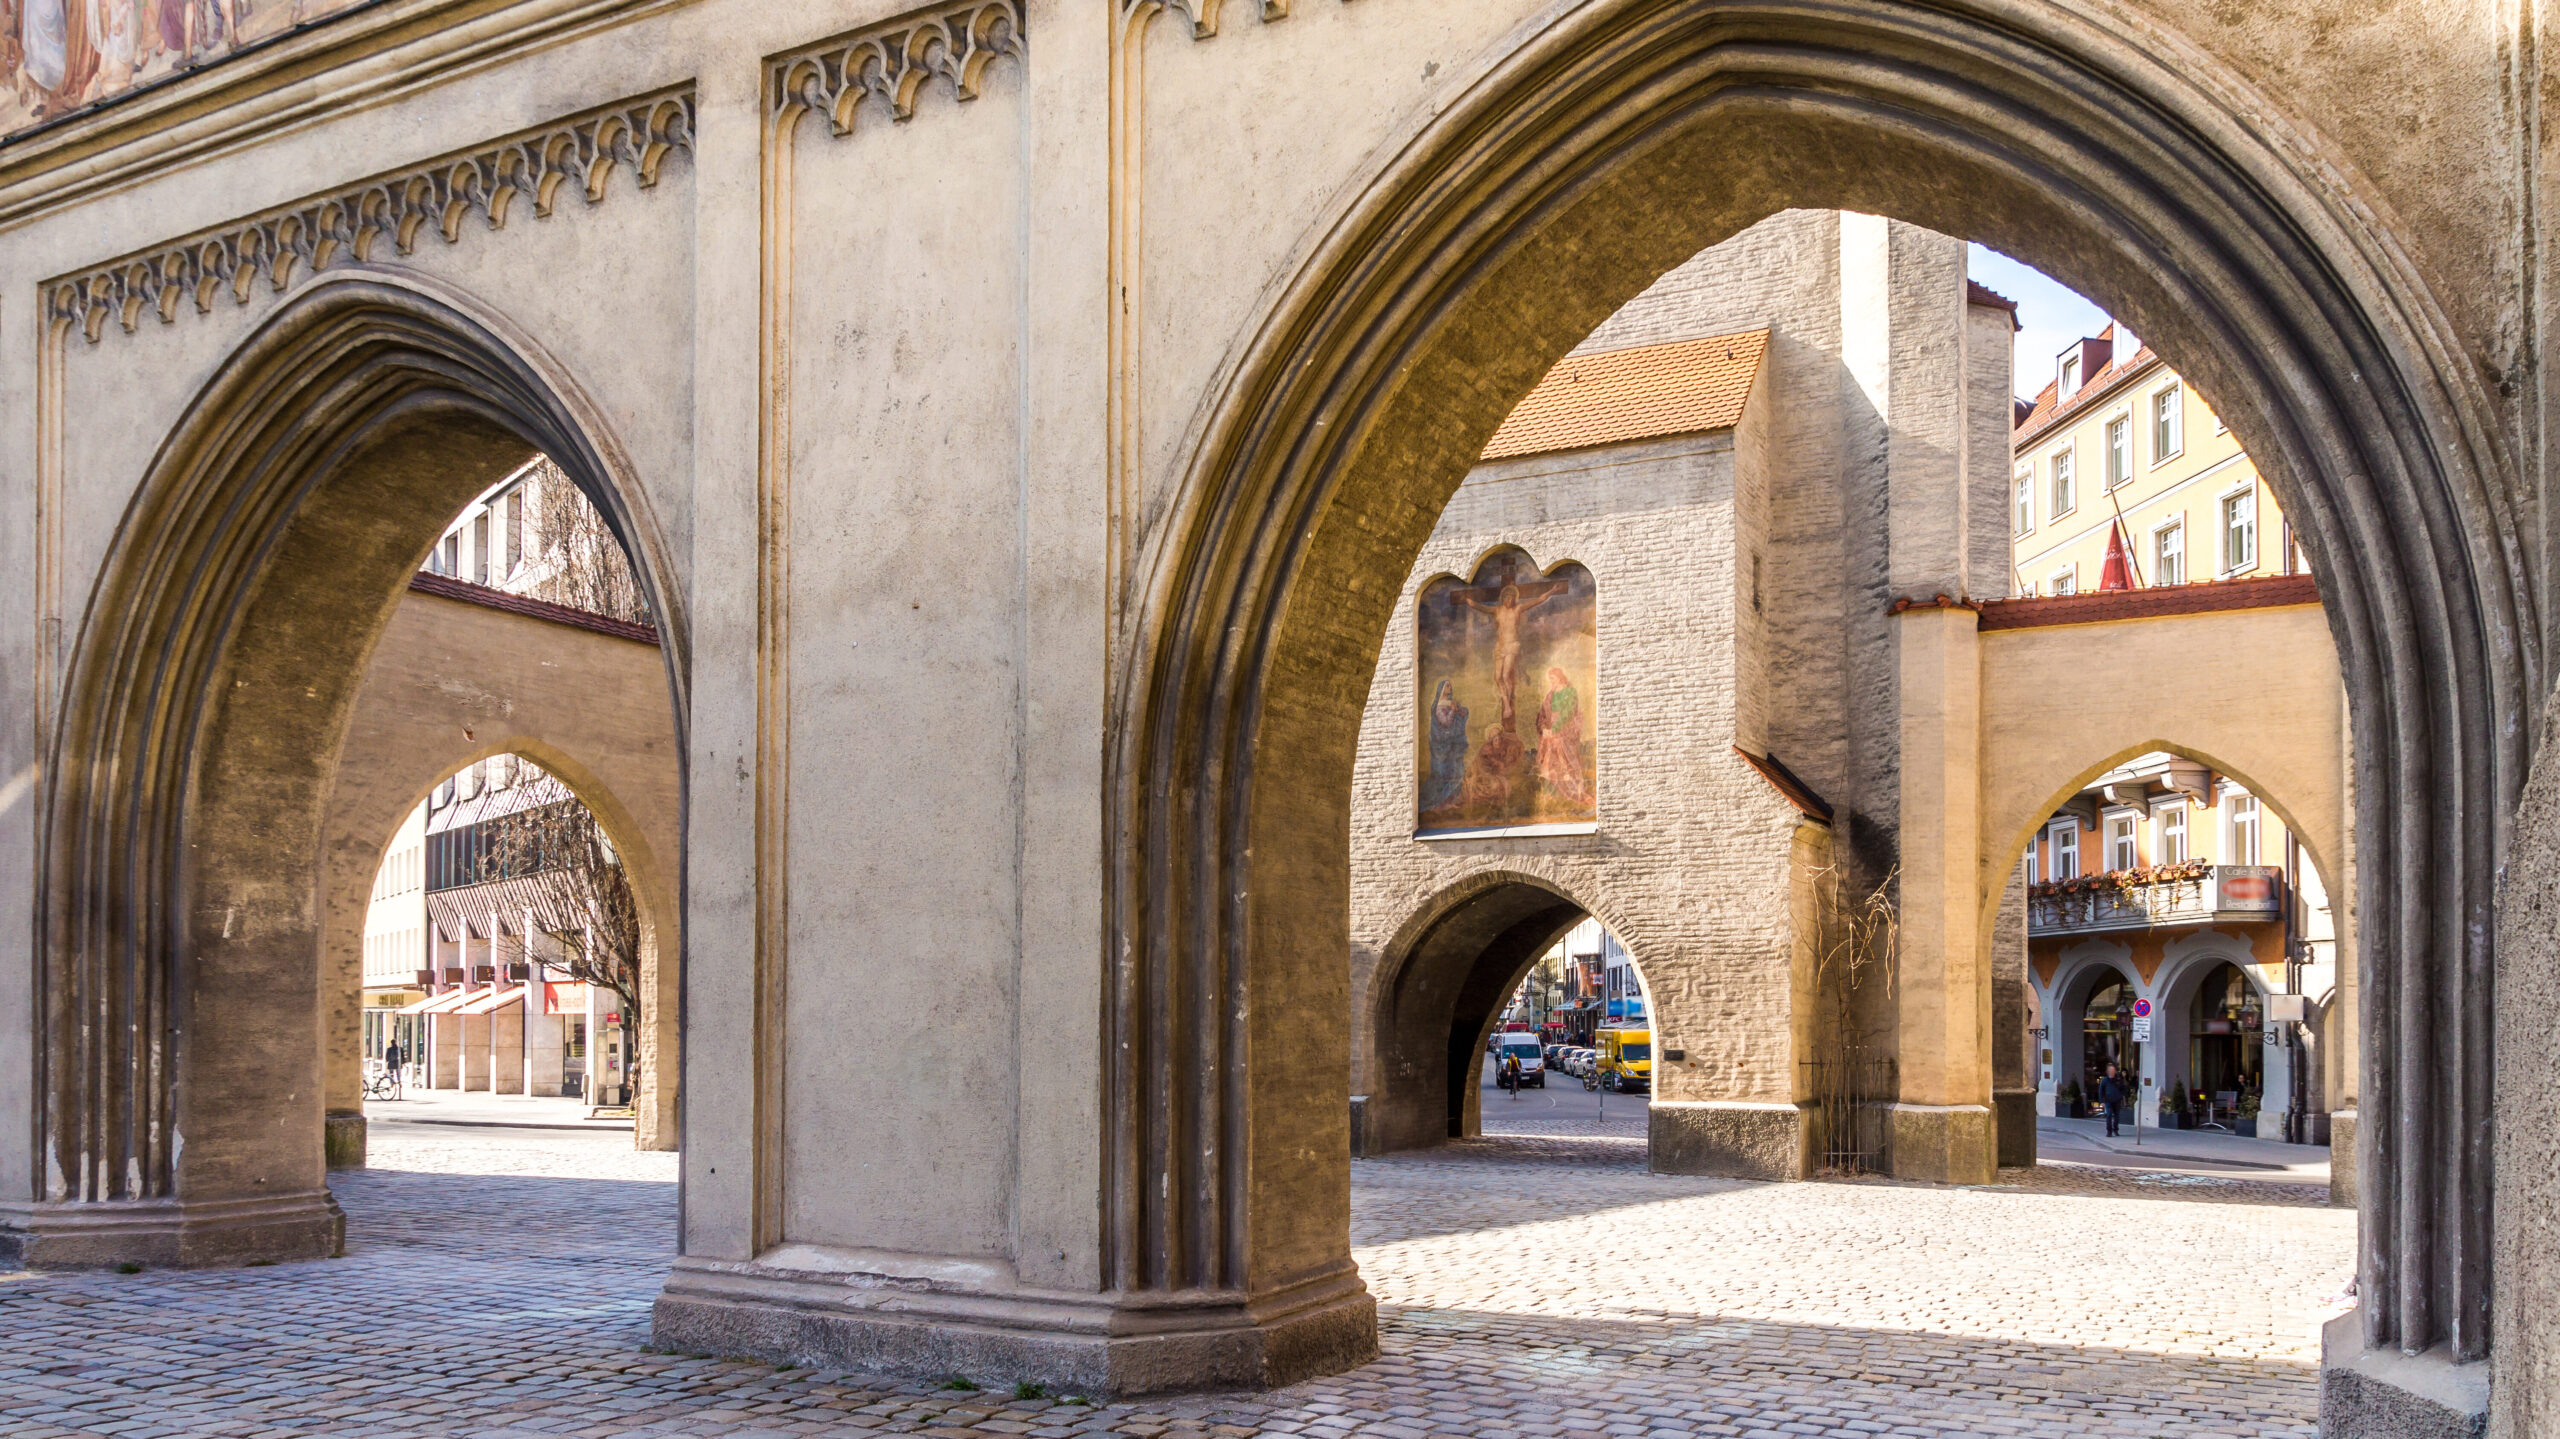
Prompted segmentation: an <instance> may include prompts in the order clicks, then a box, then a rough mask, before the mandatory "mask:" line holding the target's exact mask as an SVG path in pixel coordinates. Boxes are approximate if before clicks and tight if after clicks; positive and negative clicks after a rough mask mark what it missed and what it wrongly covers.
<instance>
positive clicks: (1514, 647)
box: [1456, 580, 1568, 731]
mask: <svg viewBox="0 0 2560 1439" xmlns="http://www.w3.org/2000/svg"><path fill="white" fill-rule="evenodd" d="M1567 588H1568V586H1567V585H1566V583H1565V582H1564V581H1563V580H1538V581H1535V582H1533V583H1530V584H1525V585H1524V584H1519V583H1516V582H1509V583H1505V584H1504V585H1503V586H1502V587H1501V589H1500V590H1498V591H1496V592H1495V593H1494V595H1493V599H1492V602H1491V603H1487V602H1486V600H1485V598H1484V595H1485V591H1483V590H1480V589H1474V590H1459V591H1457V594H1456V598H1457V601H1458V603H1460V604H1462V605H1465V606H1466V607H1467V608H1469V609H1471V610H1474V611H1476V612H1477V613H1479V614H1487V615H1491V616H1493V684H1494V688H1496V689H1498V690H1500V691H1501V692H1502V728H1503V729H1504V730H1506V731H1508V730H1511V729H1512V728H1513V725H1512V721H1513V719H1514V718H1515V717H1516V716H1517V714H1518V712H1519V710H1518V706H1517V704H1516V703H1515V702H1514V693H1515V692H1516V691H1517V690H1518V688H1519V685H1520V617H1521V616H1522V615H1525V614H1527V613H1528V612H1529V611H1531V610H1534V609H1536V608H1537V607H1538V606H1540V605H1542V604H1545V603H1546V602H1547V601H1549V600H1551V599H1554V598H1555V597H1556V596H1558V595H1560V594H1563V593H1564V592H1565V590H1566V589H1567Z"/></svg>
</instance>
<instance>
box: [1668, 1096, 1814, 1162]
mask: <svg viewBox="0 0 2560 1439" xmlns="http://www.w3.org/2000/svg"><path fill="white" fill-rule="evenodd" d="M1647 1118H1648V1121H1649V1124H1650V1128H1649V1130H1648V1131H1647V1134H1646V1142H1647V1144H1648V1146H1649V1148H1648V1150H1647V1163H1649V1164H1650V1165H1651V1167H1652V1169H1653V1172H1654V1173H1656V1174H1713V1175H1721V1176H1723V1177H1725V1178H1729V1179H1802V1178H1804V1177H1805V1176H1806V1175H1807V1174H1809V1173H1811V1172H1812V1168H1813V1166H1812V1162H1811V1160H1810V1158H1809V1157H1808V1155H1807V1153H1806V1148H1805V1146H1806V1143H1807V1140H1806V1125H1805V1121H1804V1115H1803V1113H1802V1112H1801V1111H1799V1110H1798V1109H1797V1107H1796V1106H1794V1105H1792V1104H1787V1105H1777V1104H1737V1103H1732V1102H1730V1101H1728V1102H1725V1103H1716V1102H1714V1101H1705V1102H1699V1101H1690V1102H1686V1103H1684V1102H1682V1101H1680V1100H1676V1099H1657V1100H1655V1101H1654V1102H1653V1104H1652V1105H1651V1106H1650V1107H1649V1108H1648V1110H1647Z"/></svg>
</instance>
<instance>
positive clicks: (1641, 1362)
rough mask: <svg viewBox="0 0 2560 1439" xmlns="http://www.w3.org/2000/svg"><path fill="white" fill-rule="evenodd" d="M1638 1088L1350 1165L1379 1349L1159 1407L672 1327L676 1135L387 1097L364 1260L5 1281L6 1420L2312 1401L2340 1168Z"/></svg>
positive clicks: (207, 1429)
mask: <svg viewBox="0 0 2560 1439" xmlns="http://www.w3.org/2000/svg"><path fill="white" fill-rule="evenodd" d="M1570 1093H1571V1095H1572V1097H1573V1099H1575V1100H1582V1099H1586V1098H1588V1096H1586V1095H1584V1094H1583V1092H1582V1090H1581V1088H1580V1086H1579V1085H1575V1086H1574V1087H1573V1088H1572V1090H1571V1091H1570ZM1563 1094H1564V1092H1563V1091H1559V1097H1560V1098H1561V1097H1562V1096H1563ZM1536 1097H1537V1094H1536V1091H1534V1090H1533V1091H1531V1092H1530V1098H1531V1099H1534V1098H1536ZM1619 1104H1620V1098H1619V1097H1618V1096H1611V1097H1610V1110H1611V1112H1610V1114H1609V1116H1608V1123H1607V1125H1606V1127H1605V1129H1604V1130H1602V1132H1598V1133H1586V1134H1582V1135H1575V1134H1574V1133H1572V1130H1573V1129H1574V1128H1576V1127H1581V1128H1584V1129H1591V1128H1594V1126H1591V1125H1589V1124H1588V1122H1587V1121H1584V1120H1582V1119H1580V1117H1579V1115H1578V1113H1577V1114H1576V1115H1573V1116H1563V1115H1561V1112H1560V1111H1559V1121H1558V1122H1557V1123H1555V1124H1553V1125H1550V1126H1548V1130H1549V1132H1543V1133H1542V1132H1538V1131H1539V1130H1540V1126H1539V1125H1537V1124H1536V1123H1533V1122H1530V1121H1529V1119H1528V1116H1526V1115H1525V1114H1524V1115H1523V1116H1521V1118H1520V1119H1519V1120H1518V1121H1513V1120H1512V1117H1511V1116H1509V1115H1507V1114H1500V1113H1499V1112H1498V1111H1493V1110H1492V1106H1490V1105H1488V1111H1489V1112H1492V1113H1494V1114H1495V1115H1496V1117H1497V1118H1498V1119H1500V1120H1502V1121H1504V1123H1505V1126H1506V1127H1508V1126H1509V1125H1510V1124H1513V1123H1516V1124H1517V1125H1518V1127H1519V1128H1520V1129H1522V1130H1527V1131H1530V1132H1526V1133H1513V1134H1497V1135H1496V1136H1494V1137H1492V1138H1488V1139H1486V1140H1482V1141H1477V1142H1471V1143H1467V1144H1462V1145H1452V1146H1449V1147H1447V1148H1443V1149H1439V1150H1431V1151H1425V1152H1422V1153H1418V1154H1408V1155H1400V1156H1396V1157H1393V1158H1388V1159H1381V1160H1372V1161H1367V1162H1364V1163H1360V1164H1357V1165H1354V1166H1353V1169H1352V1176H1353V1179H1352V1186H1353V1187H1352V1215H1353V1240H1354V1243H1355V1245H1356V1246H1357V1251H1356V1252H1357V1254H1358V1257H1359V1261H1360V1267H1361V1270H1362V1272H1363V1274H1364V1275H1365V1276H1366V1277H1367V1279H1368V1282H1369V1284H1370V1286H1371V1287H1372V1289H1373V1290H1374V1291H1375V1292H1376V1293H1377V1295H1378V1296H1379V1301H1380V1310H1381V1315H1380V1317H1381V1326H1380V1327H1381V1331H1382V1333H1381V1338H1382V1341H1383V1345H1384V1351H1385V1353H1384V1357H1383V1358H1382V1359H1380V1360H1379V1361H1378V1362H1377V1363H1375V1364H1372V1365H1369V1366H1367V1367H1366V1368H1363V1369H1359V1370H1356V1371H1354V1372H1352V1373H1349V1374H1344V1375H1340V1376H1336V1377H1333V1378H1329V1379H1322V1380H1317V1381H1314V1382H1311V1383H1305V1384H1299V1385H1295V1386H1292V1387H1290V1388H1287V1389H1283V1390H1279V1391H1277V1392H1273V1393H1270V1394H1262V1395H1250V1396H1219V1395H1210V1396H1193V1397H1186V1398H1168V1399H1158V1400H1152V1401H1145V1402H1141V1403H1138V1404H1082V1403H1076V1402H1071V1401H1070V1400H1068V1399H1067V1398H1065V1397H1062V1396H1049V1395H1043V1396H1040V1397H1020V1398H1017V1397H1016V1396H1015V1395H1014V1394H1013V1392H1012V1391H1010V1390H994V1389H969V1388H960V1387H949V1382H946V1384H944V1385H937V1384H935V1383H933V1382H931V1381H925V1382H909V1381H890V1380H883V1379H879V1378H875V1377H871V1376H859V1375H844V1374H834V1373H826V1372H820V1371H812V1370H806V1369H776V1368H773V1367H770V1366H767V1365H764V1364H758V1363H749V1362H743V1361H729V1360H723V1359H720V1358H718V1357H716V1356H694V1355H675V1354H653V1353H650V1352H648V1350H647V1349H646V1347H645V1346H646V1345H647V1344H648V1342H649V1305H650V1302H651V1300H652V1299H654V1298H655V1297H656V1294H657V1289H658V1284H659V1282H660V1277H661V1275H662V1274H663V1272H664V1269H663V1266H664V1264H665V1261H666V1259H667V1257H668V1255H669V1252H670V1251H671V1249H672V1242H673V1236H674V1234H675V1205H676V1186H675V1183H674V1180H675V1163H676V1156H674V1155H671V1154H648V1153H634V1152H632V1151H631V1150H630V1149H629V1148H628V1146H629V1144H630V1139H629V1137H628V1135H625V1134H594V1135H590V1134H578V1133H562V1132H559V1131H543V1130H521V1129H480V1128H470V1127H461V1126H452V1127H444V1128H437V1127H432V1126H427V1125H409V1126H397V1127H386V1128H385V1129H384V1130H382V1131H378V1132H377V1137H376V1139H375V1141H374V1144H375V1154H374V1167H373V1168H372V1169H369V1170H365V1171H361V1172H356V1173H350V1174H342V1175H339V1176H337V1177H336V1180H335V1183H336V1187H337V1193H338V1196H339V1201H340V1203H341V1204H343V1205H344V1206H345V1207H346V1209H347V1212H348V1226H347V1257H346V1258H344V1259H342V1260H335V1261H315V1262H309V1263H301V1264H284V1265H277V1266H274V1267H272V1268H265V1269H258V1270H254V1271H249V1272H236V1271H235V1272H222V1271H209V1272H195V1273H185V1272H165V1271H152V1272H144V1273H139V1274H131V1275H122V1274H100V1273H83V1274H74V1273H46V1274H32V1275H30V1274H17V1275H9V1276H5V1277H0V1332H6V1333H7V1334H9V1335H10V1336H11V1339H12V1343H11V1346H10V1349H9V1352H8V1353H7V1354H6V1355H5V1356H0V1429H5V1430H7V1431H8V1432H10V1433H16V1434H47V1435H51V1434H93V1433H103V1432H115V1433H135V1434H176V1435H212V1434H238V1433H258V1434H323V1433H328V1434H339V1433H367V1434H383V1433H397V1434H421V1435H458V1434H465V1433H468V1434H474V1435H498V1434H504V1435H535V1434H578V1435H597V1436H603V1435H620V1434H634V1433H644V1432H645V1433H648V1434H653V1435H684V1434H721V1435H726V1436H732V1439H737V1436H748V1435H755V1436H765V1435H786V1434H787V1435H839V1434H859V1433H871V1432H878V1433H922V1432H935V1433H943V1434H951V1433H963V1432H965V1433H972V1434H991V1435H992V1434H1005V1435H1031V1436H1038V1439H1065V1436H1073V1435H1098V1434H1127V1435H1138V1436H1149V1439H1153V1436H1158V1435H1180V1434H1216V1435H1220V1436H1225V1439H1246V1436H1252V1435H1265V1434H1268V1435H1279V1434H1311V1435H1322V1436H1343V1435H1378V1436H1385V1439H1418V1436H1422V1435H1430V1434H1445V1435H1452V1436H1469V1439H1473V1436H1479V1435H1484V1434H1491V1433H1516V1434H1566V1433H1575V1434H1580V1433H1598V1432H1606V1433H1610V1434H1625V1435H1636V1434H1656V1433H1658V1434H1681V1435H1693V1434H1740V1433H1750V1432H1764V1431H1773V1430H1775V1429H1776V1428H1777V1426H1780V1425H1790V1424H1802V1425H1806V1426H1810V1427H1809V1428H1807V1429H1805V1430H1804V1431H1802V1432H1821V1433H1828V1432H1849V1431H1852V1430H1854V1431H1857V1432H1877V1433H1882V1432H1892V1433H1895V1434H1921V1435H1948V1436H1954V1435H1973V1434H1981V1433H1988V1432H1998V1433H2009V1434H2033V1435H2047V1434H2049V1435H2056V1436H2062V1435H2126V1436H2133V1435H2158V1434H2190V1433H2192V1434H2213V1435H2310V1434H2312V1433H2314V1432H2315V1418H2316V1414H2317V1410H2318V1368H2317V1366H2318V1350H2317V1346H2316V1344H2315V1342H2314V1339H2313V1330H2314V1326H2315V1325H2316V1324H2317V1322H2318V1321H2319V1320H2321V1319H2322V1318H2325V1317H2326V1316H2328V1315H2329V1314H2330V1313H2332V1312H2334V1308H2335V1305H2334V1301H2335V1300H2336V1297H2337V1296H2338V1294H2339V1292H2340V1290H2341V1289H2342V1288H2343V1287H2344V1284H2345V1279H2346V1276H2347V1274H2348V1273H2349V1272H2350V1270H2351V1267H2352V1262H2353V1260H2352V1252H2351V1248H2352V1244H2353V1240H2354V1234H2355V1219H2354V1215H2353V1214H2352V1213H2351V1212H2349V1211H2345V1210H2336V1209H2328V1208H2323V1207H2316V1200H2317V1199H2318V1198H2319V1197H2320V1196H2321V1194H2322V1191H2320V1190H2318V1189H2317V1188H2314V1187H2308V1186H2302V1185H2293V1186H2286V1185H2276V1184H2265V1183H2256V1182H2250V1181H2230V1180H2218V1179H2205V1178H2198V1177H2195V1176H2168V1175H2163V1176H2147V1175H2144V1174H2141V1173H2136V1172H2128V1171H2122V1170H2097V1169H2089V1168H2082V1167H2078V1166H2066V1165H2054V1164H2048V1165H2045V1166H2043V1167H2042V1168H2040V1169H2038V1170H2036V1171H2032V1172H2029V1171H2016V1170H2011V1171H2006V1172H2004V1174H2003V1175H2002V1179H2003V1181H2004V1182H2003V1183H2002V1184H2001V1185H2000V1186H1997V1187H1989V1188H1974V1189H1959V1188H1944V1187H1934V1186H1919V1185H1898V1184H1884V1183H1812V1184H1794V1185H1772V1184H1753V1183H1745V1182H1739V1181H1729V1180H1713V1179H1693V1178H1669V1177H1663V1176H1657V1175H1651V1174H1647V1173H1646V1172H1644V1168H1643V1158H1642V1153H1643V1151H1642V1143H1641V1140H1640V1139H1636V1140H1633V1142H1632V1143H1631V1142H1630V1136H1628V1135H1624V1134H1620V1133H1618V1131H1619V1129H1620V1128H1621V1125H1622V1121H1621V1119H1620V1115H1619V1113H1618V1106H1619ZM1641 1105H1642V1100H1641V1099H1634V1098H1629V1099H1627V1100H1626V1102H1625V1114H1626V1119H1627V1120H1628V1121H1633V1120H1635V1119H1637V1118H1639V1117H1640V1115H1641V1112H1642V1111H1641ZM1522 1107H1523V1108H1524V1109H1526V1108H1529V1107H1531V1106H1529V1105H1528V1103H1527V1101H1526V1100H1524V1101H1523V1105H1522ZM1537 1107H1538V1108H1540V1109H1542V1110H1543V1109H1544V1106H1537ZM1639 1132H1640V1131H1639ZM964 1377H965V1376H954V1381H957V1380H958V1379H961V1378H964Z"/></svg>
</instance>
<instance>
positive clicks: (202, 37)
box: [0, 0, 366, 136]
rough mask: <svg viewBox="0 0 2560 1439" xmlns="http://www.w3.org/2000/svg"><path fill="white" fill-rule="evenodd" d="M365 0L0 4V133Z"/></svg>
mask: <svg viewBox="0 0 2560 1439" xmlns="http://www.w3.org/2000/svg"><path fill="white" fill-rule="evenodd" d="M364 3H366V0H0V75H5V77H6V80H7V85H6V88H5V90H0V136H6V135H12V134H15V133H17V132H19V131H21V130H25V129H27V128H29V127H30V126H34V125H39V124H42V123H43V122H45V121H47V120H51V119H53V118H55V117H56V116H60V115H67V114H69V113H70V112H72V111H74V110H78V109H81V108H82V107H84V106H88V105H94V104H96V103H97V102H99V101H101V100H106V99H110V98H112V97H114V96H117V95H121V94H123V93H124V92H126V91H128V90H132V89H135V88H137V87H140V86H143V85H147V84H149V83H151V82H152V81H154V80H159V79H163V78H166V77H167V76H170V75H174V74H177V73H178V72H179V71H182V70H192V69H194V68H195V67H197V66H199V65H206V64H211V63H212V62H214V61H216V60H219V59H221V58H223V57H224V56H226V55H229V54H232V53H234V52H235V51H238V50H241V49H244V48H246V47H248V46H251V45H255V44H257V43H258V42H259V41H261V40H266V39H269V38H272V37H274V36H277V35H281V34H283V33H285V32H286V31H288V30H291V29H293V28H294V27H295V26H297V25H304V24H308V23H310V22H311V21H314V20H319V19H323V18H326V17H328V16H330V15H334V14H337V13H338V12H340V11H342V10H352V9H354V8H355V7H356V6H358V5H360V4H364Z"/></svg>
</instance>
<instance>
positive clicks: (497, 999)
mask: <svg viewBox="0 0 2560 1439" xmlns="http://www.w3.org/2000/svg"><path fill="white" fill-rule="evenodd" d="M522 1003H524V986H523V985H516V986H514V987H512V988H508V989H494V990H491V991H489V992H488V993H486V994H483V995H481V996H479V997H478V998H476V999H474V1000H472V1001H471V1002H470V1003H469V1004H466V1005H463V1006H462V1007H461V1008H459V1009H457V1010H455V1011H454V1013H456V1014H488V1013H491V1012H493V1011H495V1010H501V1009H504V1008H506V1007H507V1006H509V1005H511V1004H522Z"/></svg>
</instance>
